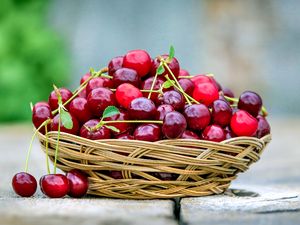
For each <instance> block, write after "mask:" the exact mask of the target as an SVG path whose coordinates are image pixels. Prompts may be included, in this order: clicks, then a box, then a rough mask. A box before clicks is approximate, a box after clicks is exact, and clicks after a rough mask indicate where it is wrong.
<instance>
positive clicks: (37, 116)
mask: <svg viewBox="0 0 300 225" xmlns="http://www.w3.org/2000/svg"><path fill="white" fill-rule="evenodd" d="M49 118H52V113H51V109H50V106H49V104H48V103H47V102H38V103H36V104H35V105H34V107H33V109H32V122H33V124H34V126H35V128H38V127H39V126H41V124H42V123H43V122H45V121H46V120H47V119H49ZM47 130H48V131H50V123H49V125H48V126H47ZM40 132H41V133H42V134H45V132H46V131H45V127H42V128H41V129H40Z"/></svg>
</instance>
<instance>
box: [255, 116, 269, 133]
mask: <svg viewBox="0 0 300 225" xmlns="http://www.w3.org/2000/svg"><path fill="white" fill-rule="evenodd" d="M257 120H258V127H257V131H256V137H257V138H262V137H263V136H265V135H267V134H270V133H271V127H270V124H269V123H268V121H267V119H266V118H265V117H263V116H261V115H258V117H257Z"/></svg>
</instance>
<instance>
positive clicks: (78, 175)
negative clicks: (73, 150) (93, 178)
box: [66, 169, 89, 198]
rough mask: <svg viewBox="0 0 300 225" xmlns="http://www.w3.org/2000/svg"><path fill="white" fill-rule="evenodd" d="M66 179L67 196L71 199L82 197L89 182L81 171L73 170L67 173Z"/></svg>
mask: <svg viewBox="0 0 300 225" xmlns="http://www.w3.org/2000/svg"><path fill="white" fill-rule="evenodd" d="M66 176H67V179H68V180H69V192H68V195H69V196H70V197H73V198H81V197H83V196H84V195H85V194H86V193H87V190H88V188H89V181H88V178H87V176H86V174H84V173H83V172H82V171H80V170H77V169H73V170H70V171H69V172H67V174H66Z"/></svg>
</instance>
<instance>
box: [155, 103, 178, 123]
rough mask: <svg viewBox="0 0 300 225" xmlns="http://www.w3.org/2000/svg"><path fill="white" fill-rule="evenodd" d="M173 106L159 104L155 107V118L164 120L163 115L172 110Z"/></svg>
mask: <svg viewBox="0 0 300 225" xmlns="http://www.w3.org/2000/svg"><path fill="white" fill-rule="evenodd" d="M173 111H174V108H173V106H171V105H166V104H164V105H160V106H158V107H157V113H156V117H155V119H157V120H164V118H165V116H166V114H167V113H169V112H173Z"/></svg>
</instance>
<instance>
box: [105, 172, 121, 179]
mask: <svg viewBox="0 0 300 225" xmlns="http://www.w3.org/2000/svg"><path fill="white" fill-rule="evenodd" d="M108 176H110V177H112V178H114V179H116V180H119V179H123V175H122V171H117V170H110V171H108Z"/></svg>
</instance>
